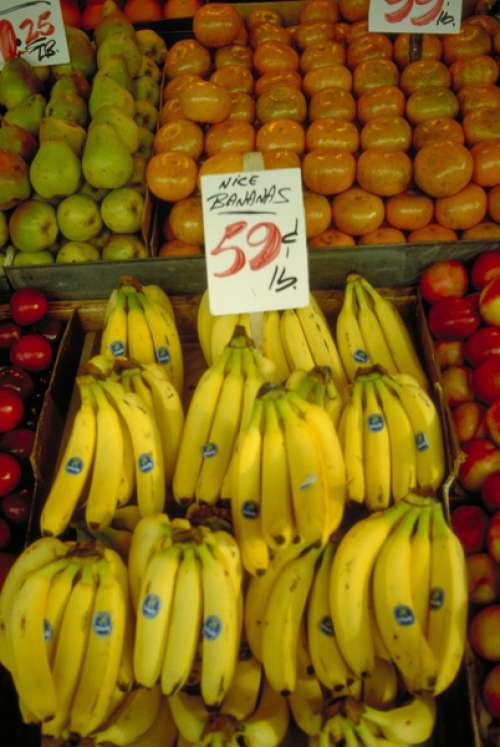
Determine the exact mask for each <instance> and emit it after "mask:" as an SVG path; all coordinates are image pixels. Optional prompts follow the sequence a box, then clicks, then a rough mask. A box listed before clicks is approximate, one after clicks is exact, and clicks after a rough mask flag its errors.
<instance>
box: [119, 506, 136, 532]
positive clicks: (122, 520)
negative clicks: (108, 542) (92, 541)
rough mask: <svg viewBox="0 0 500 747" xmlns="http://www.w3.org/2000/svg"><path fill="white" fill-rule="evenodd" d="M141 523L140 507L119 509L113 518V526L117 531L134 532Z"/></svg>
mask: <svg viewBox="0 0 500 747" xmlns="http://www.w3.org/2000/svg"><path fill="white" fill-rule="evenodd" d="M140 521H141V513H140V511H139V506H135V505H130V506H123V507H121V508H117V509H116V511H115V515H114V517H113V526H114V527H115V528H116V529H125V530H127V531H128V532H133V531H134V529H135V528H136V527H137V525H138V523H139V522H140Z"/></svg>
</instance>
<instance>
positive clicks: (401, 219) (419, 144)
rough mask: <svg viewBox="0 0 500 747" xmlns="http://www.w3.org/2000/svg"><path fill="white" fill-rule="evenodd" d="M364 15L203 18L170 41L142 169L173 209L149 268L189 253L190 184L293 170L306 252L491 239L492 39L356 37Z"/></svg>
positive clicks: (223, 12) (466, 26) (195, 205)
mask: <svg viewBox="0 0 500 747" xmlns="http://www.w3.org/2000/svg"><path fill="white" fill-rule="evenodd" d="M367 12H368V2H361V3H355V4H353V3H351V2H350V1H349V0H340V2H339V3H338V4H337V3H335V2H331V1H330V0H309V1H308V2H306V3H305V4H304V6H303V7H302V8H301V10H300V14H299V23H298V25H296V26H293V27H286V26H284V25H283V20H282V18H281V16H280V13H279V9H278V10H274V9H273V10H269V9H257V10H255V11H253V12H251V13H250V14H249V15H248V17H247V18H246V25H244V23H243V22H242V20H241V18H240V16H239V15H238V13H237V12H236V10H235V8H234V7H231V6H230V5H222V4H217V3H213V4H208V5H206V6H204V7H202V8H201V9H200V10H198V11H197V12H196V14H195V16H194V20H193V31H194V36H195V38H194V39H184V40H181V41H178V42H176V43H175V44H173V45H172V46H171V48H170V49H169V51H168V53H167V56H166V59H165V73H166V77H167V78H168V82H167V85H166V86H165V88H164V91H163V106H162V110H161V112H160V123H161V124H162V127H161V129H160V130H159V132H158V133H157V135H156V138H155V153H156V155H155V157H154V158H153V159H152V160H151V162H150V164H149V166H148V172H147V180H148V185H149V187H150V189H151V191H152V192H153V193H154V194H155V195H156V196H157V197H158V198H159V199H160V200H164V201H167V202H173V203H174V206H173V208H172V210H171V212H170V216H167V218H166V220H165V222H164V225H163V237H164V240H165V244H164V246H163V247H162V248H161V250H160V254H162V255H163V254H164V255H171V254H172V255H173V254H175V255H179V254H186V255H187V254H199V253H201V251H202V248H203V231H202V215H201V206H200V199H199V196H198V192H197V188H199V176H201V175H203V174H213V173H226V172H230V171H241V170H242V168H243V160H242V154H244V153H246V152H248V151H254V150H256V151H260V152H262V154H263V158H264V164H265V167H266V168H280V167H283V168H285V167H300V168H301V169H302V177H303V182H304V189H305V192H304V205H305V214H306V227H307V235H308V238H309V246H310V247H311V248H316V247H318V248H321V247H329V246H348V245H353V244H355V243H360V244H391V243H392V244H394V243H396V244H398V243H404V242H406V241H408V242H411V243H413V242H425V241H450V240H455V239H457V238H459V237H461V238H465V239H474V238H476V239H478V238H488V237H498V236H500V227H499V224H500V183H499V182H500V116H499V111H500V89H499V87H498V85H497V78H498V67H497V63H496V60H495V58H494V55H495V53H496V54H498V52H499V51H500V24H499V23H498V21H497V20H496V19H495V18H493V17H491V16H477V17H472V18H468V19H466V20H465V21H464V23H463V27H462V30H461V32H460V33H459V34H458V35H455V34H452V35H446V36H443V37H442V38H439V37H438V36H428V35H424V37H423V47H422V52H421V59H419V60H418V61H411V60H410V56H409V38H408V35H405V34H402V35H399V36H397V37H395V38H389V36H386V35H384V34H379V33H368V31H367V21H366V17H367Z"/></svg>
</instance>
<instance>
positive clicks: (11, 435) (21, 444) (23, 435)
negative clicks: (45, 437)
mask: <svg viewBox="0 0 500 747" xmlns="http://www.w3.org/2000/svg"><path fill="white" fill-rule="evenodd" d="M34 443H35V431H32V430H30V429H29V428H18V429H17V430H15V431H9V432H8V433H3V434H2V435H1V436H0V449H4V450H5V451H8V452H10V453H11V454H13V456H15V457H17V458H18V459H24V460H26V461H27V460H28V459H29V458H30V456H31V452H32V451H33V444H34Z"/></svg>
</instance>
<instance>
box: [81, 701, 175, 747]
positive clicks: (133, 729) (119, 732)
mask: <svg viewBox="0 0 500 747" xmlns="http://www.w3.org/2000/svg"><path fill="white" fill-rule="evenodd" d="M160 704H161V692H160V688H159V687H153V688H151V690H147V689H146V688H145V687H138V688H136V689H135V690H133V691H132V692H131V693H129V694H128V695H127V697H126V698H125V701H124V702H123V703H122V704H121V706H120V708H119V709H118V712H117V713H116V714H114V715H113V717H112V719H111V723H110V724H109V725H108V726H107V727H106V728H104V729H102V730H101V731H98V732H97V734H95V736H94V742H95V744H103V743H104V742H111V743H112V744H114V745H117V747H125V745H129V744H130V743H131V742H133V741H134V740H135V739H138V738H139V737H141V736H143V735H144V734H145V733H146V732H147V731H148V729H150V728H151V726H152V725H153V723H154V722H155V720H156V717H157V715H158V711H159V710H160Z"/></svg>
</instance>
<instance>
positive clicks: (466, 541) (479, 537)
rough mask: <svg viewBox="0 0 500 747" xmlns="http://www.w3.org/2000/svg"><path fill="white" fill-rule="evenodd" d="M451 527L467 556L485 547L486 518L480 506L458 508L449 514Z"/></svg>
mask: <svg viewBox="0 0 500 747" xmlns="http://www.w3.org/2000/svg"><path fill="white" fill-rule="evenodd" d="M451 526H452V527H453V531H454V532H455V534H456V535H457V537H458V539H459V540H460V542H461V543H462V547H463V548H464V552H465V553H466V554H467V555H471V554H472V553H477V552H481V550H483V548H484V546H485V541H486V530H487V529H488V517H487V515H486V514H485V512H484V511H483V509H482V508H480V506H472V505H466V506H459V507H458V508H456V509H455V510H454V511H453V512H452V514H451Z"/></svg>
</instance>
